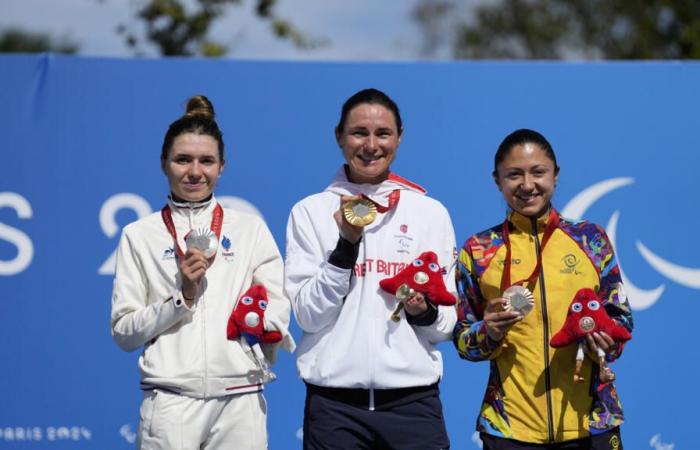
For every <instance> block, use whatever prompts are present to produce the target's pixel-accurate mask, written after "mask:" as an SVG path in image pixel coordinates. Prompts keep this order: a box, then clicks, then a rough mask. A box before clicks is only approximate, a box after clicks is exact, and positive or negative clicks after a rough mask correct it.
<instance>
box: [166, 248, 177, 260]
mask: <svg viewBox="0 0 700 450" xmlns="http://www.w3.org/2000/svg"><path fill="white" fill-rule="evenodd" d="M166 259H175V248H174V247H170V248H166V249H165V251H164V252H163V260H164V261H165V260H166Z"/></svg>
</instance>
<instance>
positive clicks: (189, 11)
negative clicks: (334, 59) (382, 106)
mask: <svg viewBox="0 0 700 450" xmlns="http://www.w3.org/2000/svg"><path fill="white" fill-rule="evenodd" d="M241 3H242V1H241V0H196V1H184V0H142V1H141V2H140V5H139V6H138V9H137V11H136V17H137V18H138V19H139V20H140V21H143V22H144V23H145V26H146V31H145V39H146V40H147V41H148V42H150V43H152V44H154V45H155V46H156V47H157V48H158V50H159V51H160V53H161V54H162V55H168V56H172V55H184V56H192V55H197V56H210V57H217V56H223V55H225V54H226V53H228V51H229V48H228V47H227V46H226V45H224V44H222V43H221V42H216V41H214V40H212V39H210V38H209V36H208V35H209V30H210V28H211V26H212V24H213V23H214V22H215V21H216V20H217V19H219V18H220V17H222V16H223V15H224V14H225V13H226V12H227V10H228V7H229V6H232V5H237V6H240V5H241ZM275 3H276V0H256V3H255V14H256V15H257V16H258V17H259V18H260V19H261V20H265V21H267V22H268V23H269V24H270V28H271V32H272V33H273V34H274V35H275V36H278V37H279V38H282V39H287V40H289V41H291V42H292V43H294V45H296V46H297V47H300V48H312V47H315V46H317V45H321V44H322V42H321V41H318V40H312V39H310V38H308V37H307V36H306V35H305V34H303V33H302V32H300V31H299V30H297V29H296V28H295V27H294V26H293V25H292V24H290V23H289V22H288V21H287V20H284V19H282V18H280V17H278V16H277V15H276V14H275V12H274V6H275ZM188 6H189V8H188ZM117 32H118V33H120V34H122V35H123V36H124V37H125V39H126V43H127V45H129V47H131V48H132V49H134V51H135V52H137V53H140V52H141V44H142V43H141V40H140V39H139V37H138V33H137V32H135V31H134V30H133V29H132V28H130V27H128V26H126V25H120V26H119V27H118V29H117Z"/></svg>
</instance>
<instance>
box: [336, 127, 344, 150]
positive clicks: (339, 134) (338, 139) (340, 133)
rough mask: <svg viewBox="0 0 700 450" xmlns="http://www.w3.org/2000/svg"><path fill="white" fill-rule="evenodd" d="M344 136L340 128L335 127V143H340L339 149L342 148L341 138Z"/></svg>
mask: <svg viewBox="0 0 700 450" xmlns="http://www.w3.org/2000/svg"><path fill="white" fill-rule="evenodd" d="M342 136H343V133H342V132H341V131H340V130H339V129H338V127H335V142H337V143H338V147H341V145H340V138H341V137H342Z"/></svg>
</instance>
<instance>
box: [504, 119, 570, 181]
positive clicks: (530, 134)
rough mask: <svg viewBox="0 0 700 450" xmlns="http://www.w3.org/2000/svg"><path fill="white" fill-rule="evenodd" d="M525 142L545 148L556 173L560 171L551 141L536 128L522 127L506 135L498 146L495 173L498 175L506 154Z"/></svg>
mask: <svg viewBox="0 0 700 450" xmlns="http://www.w3.org/2000/svg"><path fill="white" fill-rule="evenodd" d="M525 144H537V145H539V146H540V148H541V149H542V150H544V153H545V155H547V158H549V159H550V160H552V162H553V163H554V173H555V175H556V174H557V173H558V172H559V166H558V165H557V156H556V155H555V154H554V149H553V148H552V145H551V144H550V143H549V141H548V140H547V138H545V137H544V136H542V135H541V134H540V133H538V132H537V131H535V130H529V129H527V128H521V129H519V130H515V131H513V132H512V133H510V134H509V135H508V136H506V138H505V139H503V142H501V145H499V146H498V150H496V156H495V158H494V162H493V175H494V176H496V175H497V171H498V165H499V164H500V163H502V162H503V160H504V159H505V158H506V156H508V154H509V153H510V151H511V150H512V149H513V147H515V146H516V145H525Z"/></svg>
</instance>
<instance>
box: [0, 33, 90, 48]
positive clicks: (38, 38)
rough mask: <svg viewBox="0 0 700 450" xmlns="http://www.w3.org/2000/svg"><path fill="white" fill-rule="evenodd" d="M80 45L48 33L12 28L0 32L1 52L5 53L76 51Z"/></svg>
mask: <svg viewBox="0 0 700 450" xmlns="http://www.w3.org/2000/svg"><path fill="white" fill-rule="evenodd" d="M77 51H78V45H77V44H75V43H73V42H70V41H69V40H68V39H67V38H62V39H55V38H52V37H51V36H50V35H48V34H46V33H33V32H29V31H25V30H21V29H19V28H11V29H7V30H4V31H3V32H1V33H0V52H5V53H41V52H55V53H75V52H77Z"/></svg>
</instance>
